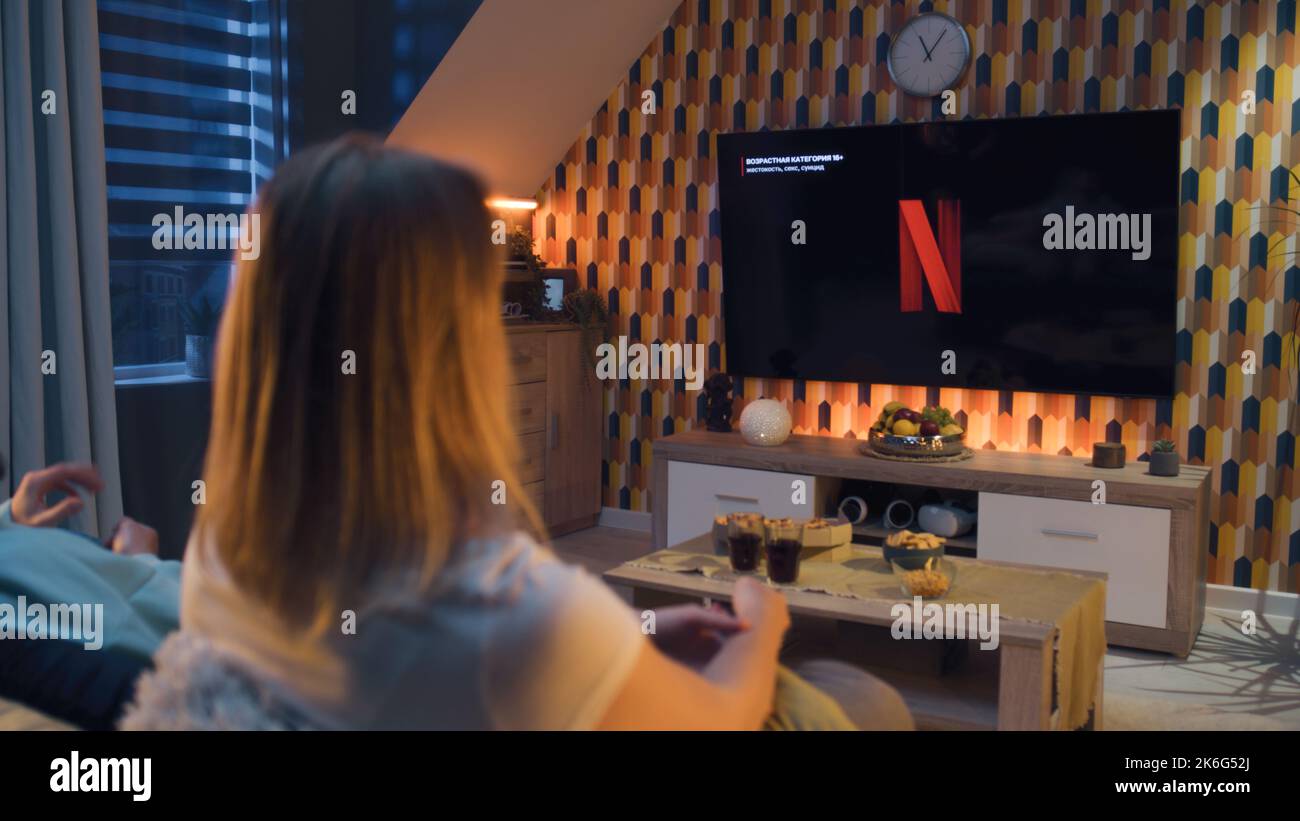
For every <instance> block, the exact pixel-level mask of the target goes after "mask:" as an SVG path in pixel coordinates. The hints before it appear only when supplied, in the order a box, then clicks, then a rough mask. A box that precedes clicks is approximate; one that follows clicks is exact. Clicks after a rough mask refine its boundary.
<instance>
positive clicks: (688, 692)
mask: <svg viewBox="0 0 1300 821" xmlns="http://www.w3.org/2000/svg"><path fill="white" fill-rule="evenodd" d="M733 607H734V609H735V612H736V616H737V617H738V618H739V619H740V620H741V621H742V622H744V623H745V624H746V625H747V628H746V629H744V630H743V631H741V632H738V633H735V634H734V635H732V636H731V637H730V638H728V639H727V640H726V641H725V642H724V644H723V646H722V648H721V649H720V650H719V651H718V652H717V654H716V655H715V656H714V657H713V658H712V659H711V660H710V661H709V663H708V664H707V665H705V666H704V668H703V669H702V670H701V671H700V672H698V673H697V672H695V671H694V670H691V669H690V668H689V667H686V666H684V665H682V664H679V663H677V662H675V661H673V660H672V659H670V658H668V657H667V656H666V655H664V654H663V653H662V652H660V651H659V649H658V648H656V647H655V646H654V645H653V644H651V643H650V642H648V641H647V642H644V643H643V646H642V647H641V650H640V652H639V655H638V657H637V660H636V663H635V664H634V665H633V667H632V670H631V672H630V673H629V674H628V677H627V679H626V680H625V682H624V684H623V687H622V689H621V690H620V691H619V693H618V695H616V696H615V697H614V700H613V702H612V703H611V705H610V707H609V709H608V710H607V711H606V713H605V717H604V719H603V720H602V721H601V722H600V724H599V725H598V727H599V729H604V730H756V729H758V728H759V727H761V726H762V724H763V721H764V720H765V719H766V718H767V716H768V714H769V713H770V712H771V710H772V694H773V690H774V688H775V685H776V666H777V652H778V651H779V650H780V648H781V639H782V637H783V636H784V635H785V631H786V629H787V628H788V627H789V625H790V616H789V612H788V611H787V609H786V604H785V599H784V597H782V596H781V594H780V593H778V592H776V591H774V590H772V589H770V588H768V587H766V586H764V585H762V584H760V583H759V582H757V581H755V580H753V579H749V578H745V579H741V580H740V581H738V582H737V583H736V589H735V593H734V594H733Z"/></svg>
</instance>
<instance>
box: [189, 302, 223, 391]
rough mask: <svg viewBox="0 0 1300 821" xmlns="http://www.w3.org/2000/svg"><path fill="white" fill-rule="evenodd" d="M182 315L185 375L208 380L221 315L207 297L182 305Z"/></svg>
mask: <svg viewBox="0 0 1300 821" xmlns="http://www.w3.org/2000/svg"><path fill="white" fill-rule="evenodd" d="M180 314H181V324H182V325H184V326H185V373H186V375H188V376H190V377H193V378H195V379H208V378H210V377H211V376H212V338H213V337H214V336H216V333H217V321H218V319H219V318H220V317H221V313H220V312H219V311H218V310H217V309H216V308H214V307H212V303H211V302H209V301H208V298H207V297H200V298H199V301H198V302H192V303H190V304H188V305H185V304H182V305H181V306H180Z"/></svg>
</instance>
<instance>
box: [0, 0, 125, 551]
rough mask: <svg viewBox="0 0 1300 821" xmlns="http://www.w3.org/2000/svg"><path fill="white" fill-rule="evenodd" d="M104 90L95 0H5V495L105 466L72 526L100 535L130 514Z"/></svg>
mask: <svg viewBox="0 0 1300 821" xmlns="http://www.w3.org/2000/svg"><path fill="white" fill-rule="evenodd" d="M99 83H100V81H99V25H98V21H97V19H96V13H95V3H94V0H0V110H3V112H4V130H3V132H0V158H3V162H0V192H3V197H0V285H2V286H3V287H0V391H4V392H5V393H4V394H0V397H2V398H3V401H0V453H2V454H4V456H5V457H6V462H7V463H8V465H9V471H8V474H7V478H6V480H5V482H6V484H7V485H8V486H7V487H0V491H4V495H6V496H7V495H8V493H9V492H10V491H11V489H12V486H13V485H15V484H16V483H17V481H18V478H19V477H20V476H22V474H23V473H25V472H27V471H29V470H33V469H35V468H39V467H41V466H43V465H46V464H50V463H53V462H60V461H84V462H94V463H95V464H96V465H98V466H99V469H100V471H101V473H102V474H103V477H104V481H105V485H106V487H105V490H104V492H103V493H100V494H99V495H98V497H97V498H95V499H92V500H91V502H90V504H88V505H87V506H86V508H85V510H84V511H83V512H82V513H81V514H80V515H79V516H78V517H77V518H76V519H74V520H73V521H72V522H71V523H70V524H71V526H72V527H73V528H74V529H77V530H81V531H83V532H86V533H90V534H92V535H98V534H107V533H108V532H109V531H110V530H111V528H112V527H113V526H114V525H115V524H116V523H117V521H118V520H119V519H120V518H121V516H122V492H121V482H120V481H119V469H118V456H117V414H116V410H115V408H114V404H113V402H114V397H113V345H112V338H113V337H112V326H111V318H110V310H109V292H108V216H107V207H108V205H107V198H106V187H105V170H104V116H103V101H102V98H101V95H100V84H99ZM47 91H49V92H53V94H54V96H53V112H52V113H46V112H45V111H44V110H43V107H48V106H49V103H50V100H49V97H48V94H46V92H47ZM47 351H49V352H53V354H54V360H53V364H54V367H55V372H54V373H50V374H47V373H44V372H43V370H42V366H43V364H44V363H45V362H46V361H47V357H48V354H46V353H45V352H47Z"/></svg>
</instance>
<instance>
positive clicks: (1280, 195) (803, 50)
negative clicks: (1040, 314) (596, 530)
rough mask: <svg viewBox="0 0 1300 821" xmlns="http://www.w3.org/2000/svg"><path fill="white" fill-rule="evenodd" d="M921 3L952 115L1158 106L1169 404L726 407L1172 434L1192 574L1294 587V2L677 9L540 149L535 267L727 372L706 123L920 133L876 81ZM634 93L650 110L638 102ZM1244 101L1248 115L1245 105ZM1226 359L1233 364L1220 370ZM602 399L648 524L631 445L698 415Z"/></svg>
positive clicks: (626, 490) (1049, 448) (637, 447)
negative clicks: (951, 46) (949, 82)
mask: <svg viewBox="0 0 1300 821" xmlns="http://www.w3.org/2000/svg"><path fill="white" fill-rule="evenodd" d="M928 10H936V11H942V12H946V13H948V14H950V15H952V16H953V17H955V18H957V19H958V20H959V21H961V23H962V24H963V26H964V27H965V28H966V31H967V33H968V34H969V35H970V39H971V45H972V51H973V59H972V62H971V66H970V68H969V69H968V70H967V73H966V74H965V76H964V77H963V79H962V80H961V81H960V82H959V84H958V86H957V89H956V90H957V94H958V102H959V108H958V111H959V115H957V116H962V117H976V118H983V117H1025V116H1036V115H1044V114H1066V113H1076V112H1092V111H1120V110H1125V109H1145V108H1181V110H1182V139H1181V157H1182V176H1181V185H1180V213H1179V221H1180V227H1179V232H1180V241H1179V263H1178V278H1179V281H1178V331H1177V333H1178V337H1177V351H1178V365H1177V374H1176V395H1175V397H1174V398H1173V400H1172V401H1169V400H1161V401H1157V400H1149V399H1142V400H1125V399H1116V398H1112V397H1102V396H1081V395H1054V394H1039V393H1012V392H999V391H975V390H956V389H943V390H942V391H940V390H937V389H927V388H924V387H900V386H891V385H876V384H844V383H825V382H804V381H790V380H763V379H753V378H748V379H744V380H743V384H738V389H737V394H738V397H739V398H738V401H737V405H736V409H737V417H738V416H739V410H740V408H741V407H743V403H744V401H745V398H753V397H758V396H768V397H772V398H777V399H781V400H783V401H784V402H786V404H787V406H788V407H789V408H790V411H791V414H792V415H793V417H794V421H795V431H796V432H797V433H807V434H820V435H826V436H854V435H861V434H862V433H863V432H864V431H865V430H866V428H867V427H868V426H869V425H870V424H871V422H872V420H874V418H875V416H876V414H877V413H878V411H879V409H880V407H881V406H883V405H884V404H885V403H886V402H889V401H891V400H894V399H901V400H903V401H906V402H909V403H911V404H912V405H914V406H915V405H919V404H922V403H926V402H934V401H938V402H941V403H943V404H944V405H946V406H948V407H949V408H951V409H952V410H953V412H954V413H959V414H961V415H962V416H963V417H964V421H965V423H966V425H967V428H968V430H969V443H970V444H971V445H972V446H973V447H980V446H982V447H987V448H999V449H1012V450H1025V451H1042V452H1046V453H1063V454H1076V455H1082V454H1087V453H1088V452H1089V451H1090V448H1091V445H1092V443H1093V442H1097V441H1102V440H1110V441H1122V442H1124V443H1125V445H1127V449H1128V453H1129V458H1134V457H1135V456H1136V455H1138V454H1141V453H1145V452H1146V451H1147V450H1149V448H1150V445H1151V443H1152V442H1154V441H1155V440H1156V439H1164V438H1168V439H1173V440H1174V441H1175V442H1176V443H1177V446H1178V450H1179V452H1180V453H1182V454H1183V455H1184V458H1185V459H1186V460H1187V461H1189V462H1191V463H1193V464H1203V465H1208V466H1211V467H1212V468H1213V470H1214V477H1213V491H1214V495H1213V503H1212V507H1211V519H1212V524H1211V534H1210V553H1211V555H1210V557H1209V580H1210V581H1211V582H1216V583H1219V584H1232V585H1237V586H1241V587H1255V588H1259V589H1269V590H1282V591H1292V592H1294V591H1300V508H1298V507H1297V505H1298V504H1300V493H1298V492H1297V480H1296V474H1295V471H1294V469H1293V468H1294V463H1295V436H1294V433H1293V431H1295V430H1296V425H1295V424H1294V420H1293V419H1292V417H1293V415H1294V414H1293V410H1294V404H1295V403H1294V400H1293V398H1294V397H1295V395H1296V386H1295V384H1294V382H1293V379H1294V376H1295V359H1294V355H1293V353H1292V351H1293V346H1294V344H1295V339H1294V335H1293V331H1294V316H1293V313H1294V311H1295V309H1296V305H1297V300H1298V299H1300V269H1297V268H1296V267H1293V265H1292V262H1293V257H1292V256H1290V255H1291V254H1294V252H1295V251H1296V250H1297V249H1296V246H1295V241H1294V238H1293V236H1292V233H1293V230H1292V226H1291V225H1290V224H1289V223H1287V222H1279V221H1277V219H1276V217H1272V216H1271V212H1270V211H1269V209H1268V208H1267V206H1269V205H1270V204H1272V205H1281V204H1284V202H1285V199H1286V197H1287V196H1288V194H1291V195H1300V190H1296V191H1290V190H1289V176H1288V171H1289V170H1300V137H1297V136H1295V135H1296V134H1297V132H1300V79H1298V78H1296V77H1294V76H1293V74H1294V73H1295V71H1296V68H1297V66H1298V64H1300V63H1298V61H1300V55H1298V54H1297V44H1296V2H1295V0H1263V1H1262V2H1249V1H1248V2H1217V3H1216V2H1207V3H1195V2H1186V0H1183V2H1179V1H1178V0H1152V1H1151V2H1134V1H1132V0H965V1H963V0H953V1H952V2H942V1H940V2H933V3H931V2H906V3H904V2H883V1H882V0H874V1H873V0H856V2H855V1H854V0H686V1H685V2H683V3H682V5H681V6H680V7H679V8H678V9H677V11H676V12H675V13H674V14H673V16H672V18H671V20H670V21H669V22H668V23H667V25H666V27H665V28H664V30H663V31H662V33H661V34H660V35H659V36H657V37H656V38H655V39H654V42H652V43H650V44H649V46H648V47H647V48H646V49H645V51H644V52H643V53H642V55H641V56H640V58H639V59H637V60H636V62H635V63H634V64H633V65H632V66H631V68H630V70H629V71H628V74H627V77H626V78H625V79H624V80H623V81H622V82H621V83H620V84H619V85H618V87H617V88H615V89H614V90H613V91H612V92H611V93H610V95H609V97H608V99H607V100H606V101H605V103H604V104H603V105H602V106H601V108H600V110H599V111H598V112H596V114H595V116H594V117H593V118H592V119H591V122H590V123H589V124H588V125H587V126H586V127H585V128H584V129H583V131H582V133H581V134H579V135H577V139H576V141H575V142H574V143H573V145H572V147H571V148H570V149H569V150H568V152H567V153H566V154H565V155H564V156H563V157H562V158H558V162H557V165H556V167H555V171H554V173H553V175H552V176H551V178H550V179H549V180H548V181H547V182H546V183H545V185H544V186H543V189H542V190H541V192H539V195H538V197H539V202H540V207H539V208H538V210H537V211H536V212H534V230H535V236H536V237H537V238H538V243H537V245H538V252H539V253H540V254H541V255H542V256H543V257H545V258H546V260H547V261H548V262H549V263H551V264H554V265H566V266H569V267H575V268H577V269H578V272H579V279H580V280H581V281H583V282H584V283H585V285H586V286H588V287H593V288H597V289H598V290H600V291H601V292H602V293H604V294H605V295H606V298H607V299H608V300H609V304H610V308H611V317H610V324H609V332H610V333H611V334H614V335H618V334H626V335H628V336H629V337H630V338H632V339H633V340H641V341H643V342H647V343H648V342H651V341H655V340H658V341H663V342H671V341H678V342H701V343H703V344H705V345H706V346H708V350H709V356H710V370H716V369H718V368H724V367H725V362H726V360H725V351H724V350H723V345H722V340H723V329H722V317H721V292H722V288H723V287H725V285H726V278H725V272H724V271H723V270H722V266H721V261H720V260H721V249H720V244H719V239H718V211H717V189H716V185H715V182H716V179H717V175H716V168H715V164H714V156H715V149H716V136H717V134H718V133H724V132H728V131H742V130H743V131H754V130H759V129H765V128H766V129H783V128H804V127H813V128H816V127H821V126H827V125H857V124H870V123H889V122H916V121H925V120H931V119H939V118H941V117H942V115H941V112H939V110H938V107H937V103H932V102H931V101H928V100H918V99H915V98H911V97H908V96H906V95H904V94H903V93H902V92H900V91H898V90H897V89H896V88H895V87H894V85H893V83H892V82H891V80H890V78H889V75H888V72H887V71H886V69H885V54H886V50H887V48H888V43H889V36H890V34H891V33H892V32H894V31H897V30H898V29H899V28H900V27H901V26H902V24H903V23H904V22H905V21H906V19H907V18H908V17H909V16H911V15H913V14H915V13H917V12H919V11H928ZM580 46H581V44H564V46H563V47H564V48H578V47H580ZM646 89H650V90H653V91H654V93H655V99H656V100H657V110H656V112H655V113H654V114H642V112H641V95H642V92H643V91H644V90H646ZM1247 90H1253V91H1254V92H1255V95H1256V101H1257V102H1256V111H1255V113H1254V114H1246V113H1244V112H1243V111H1242V104H1241V103H1242V92H1244V91H1247ZM1098 150H1102V151H1123V150H1124V146H1122V145H1115V146H1098ZM1033 163H1034V158H1032V157H1027V158H1026V169H1027V171H1032V167H1033ZM1247 350H1250V351H1253V352H1255V356H1256V363H1257V365H1256V371H1255V373H1254V374H1246V373H1243V372H1242V366H1241V365H1242V353H1243V352H1244V351H1247ZM733 376H734V375H733ZM737 382H738V383H741V380H737ZM604 390H605V399H604V402H605V413H606V426H607V436H608V441H607V445H606V450H605V460H604V468H603V469H604V503H605V504H606V505H609V506H612V507H621V508H627V509H631V510H642V511H648V510H650V509H651V508H652V507H653V505H654V503H655V500H654V499H653V498H651V488H650V481H649V477H650V470H649V467H650V457H651V445H652V443H653V441H654V439H655V437H657V436H661V435H667V434H670V433H673V432H675V431H680V430H686V429H689V428H691V427H694V426H695V425H696V424H702V423H701V422H700V420H702V417H703V404H702V403H703V399H702V394H701V393H688V392H686V391H685V390H684V389H683V386H682V385H680V384H677V385H675V384H673V382H672V381H670V380H669V381H662V382H659V381H655V382H650V381H645V382H642V381H627V380H625V381H623V382H621V383H618V384H614V383H611V384H609V385H607V386H606V387H605V388H604Z"/></svg>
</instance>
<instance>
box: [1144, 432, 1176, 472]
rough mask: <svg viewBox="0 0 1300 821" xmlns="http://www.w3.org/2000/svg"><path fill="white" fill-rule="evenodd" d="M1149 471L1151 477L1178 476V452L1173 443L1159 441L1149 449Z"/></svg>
mask: <svg viewBox="0 0 1300 821" xmlns="http://www.w3.org/2000/svg"><path fill="white" fill-rule="evenodd" d="M1150 471H1151V475H1152V476H1177V475H1178V451H1176V450H1174V443H1173V442H1171V441H1169V440H1168V439H1161V440H1160V441H1158V442H1156V443H1155V445H1153V446H1152V447H1151V466H1150Z"/></svg>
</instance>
